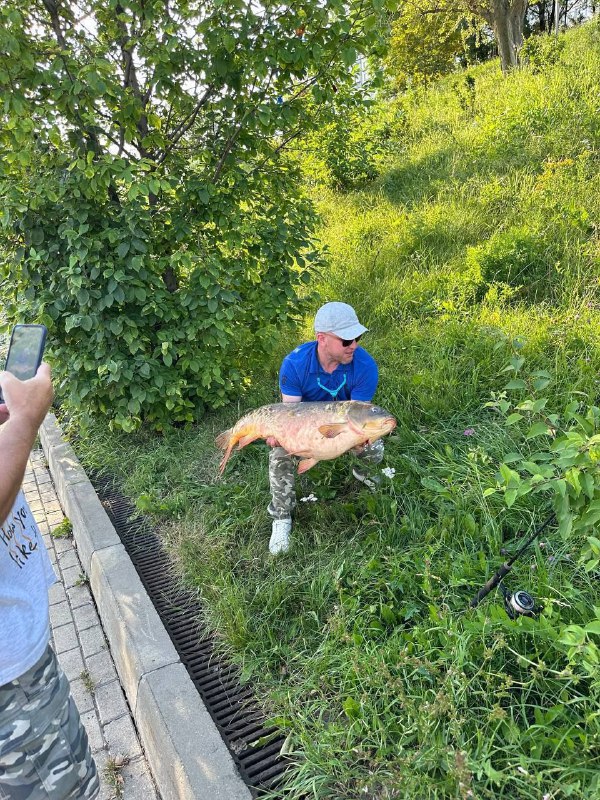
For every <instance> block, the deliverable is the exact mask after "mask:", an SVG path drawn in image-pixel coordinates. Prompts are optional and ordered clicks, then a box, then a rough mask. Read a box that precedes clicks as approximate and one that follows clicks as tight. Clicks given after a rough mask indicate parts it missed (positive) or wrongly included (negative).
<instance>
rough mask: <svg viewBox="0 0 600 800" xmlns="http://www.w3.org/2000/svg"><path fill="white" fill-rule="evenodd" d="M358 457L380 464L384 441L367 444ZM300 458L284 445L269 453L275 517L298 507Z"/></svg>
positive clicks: (270, 507)
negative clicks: (298, 465)
mask: <svg viewBox="0 0 600 800" xmlns="http://www.w3.org/2000/svg"><path fill="white" fill-rule="evenodd" d="M357 457H358V458H359V459H360V460H361V461H364V462H366V463H371V464H379V463H380V462H381V460H382V459H383V442H382V440H381V439H377V441H376V442H373V444H368V445H366V446H365V447H364V448H363V449H362V450H361V452H360V453H358V454H357ZM297 463H298V459H297V458H295V457H294V456H291V455H289V453H287V452H286V451H285V450H284V449H283V447H272V448H271V452H270V453H269V483H270V485H271V502H270V503H269V508H268V511H269V514H270V515H271V516H272V517H273V519H287V518H288V517H291V516H292V513H293V511H294V509H295V508H296V488H295V486H296V464H297Z"/></svg>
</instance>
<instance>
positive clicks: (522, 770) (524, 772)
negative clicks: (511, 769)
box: [517, 767, 529, 775]
mask: <svg viewBox="0 0 600 800" xmlns="http://www.w3.org/2000/svg"><path fill="white" fill-rule="evenodd" d="M517 769H518V770H519V772H520V773H521V774H522V775H529V773H528V772H527V770H526V769H525V767H517Z"/></svg>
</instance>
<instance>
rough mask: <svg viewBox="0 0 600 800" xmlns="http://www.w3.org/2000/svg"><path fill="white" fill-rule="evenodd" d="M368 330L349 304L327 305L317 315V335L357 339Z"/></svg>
mask: <svg viewBox="0 0 600 800" xmlns="http://www.w3.org/2000/svg"><path fill="white" fill-rule="evenodd" d="M368 330H369V329H368V328H365V326H364V325H361V324H360V322H359V321H358V317H357V316H356V311H355V310H354V309H353V308H352V306H349V305H348V304H347V303H325V305H324V306H321V308H320V309H319V310H318V311H317V313H316V315H315V333H334V334H335V335H336V336H339V337H340V339H356V337H357V336H360V335H361V334H363V333H366V332H367V331H368Z"/></svg>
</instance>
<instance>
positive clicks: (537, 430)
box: [525, 422, 550, 439]
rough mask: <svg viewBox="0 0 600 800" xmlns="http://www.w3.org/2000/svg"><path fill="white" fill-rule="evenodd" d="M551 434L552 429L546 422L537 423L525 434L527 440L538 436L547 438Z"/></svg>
mask: <svg viewBox="0 0 600 800" xmlns="http://www.w3.org/2000/svg"><path fill="white" fill-rule="evenodd" d="M549 433H550V428H549V427H548V426H547V425H546V423H545V422H536V423H535V424H534V425H532V426H531V428H530V429H529V430H528V431H527V433H526V434H525V438H526V439H535V438H536V436H546V435H548V434H549Z"/></svg>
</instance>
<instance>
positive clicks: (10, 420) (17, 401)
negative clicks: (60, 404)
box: [0, 364, 53, 524]
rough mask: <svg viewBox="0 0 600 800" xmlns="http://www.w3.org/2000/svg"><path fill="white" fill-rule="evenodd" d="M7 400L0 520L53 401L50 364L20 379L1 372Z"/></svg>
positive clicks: (0, 450)
mask: <svg viewBox="0 0 600 800" xmlns="http://www.w3.org/2000/svg"><path fill="white" fill-rule="evenodd" d="M0 387H2V394H3V395H4V403H3V404H2V405H0V423H1V422H4V424H3V425H2V427H1V428H0V524H2V523H3V522H4V520H5V519H6V517H7V516H8V514H9V512H10V510H11V508H12V506H13V503H14V502H15V498H16V496H17V494H18V492H19V489H20V488H21V483H22V481H23V475H24V474H25V467H26V465H27V459H28V458H29V453H30V452H31V448H32V446H33V443H34V441H35V437H36V434H37V431H38V428H39V426H40V425H41V424H42V421H43V419H44V417H45V416H46V412H47V411H48V409H49V408H50V404H51V403H52V396H53V392H52V382H51V380H50V367H49V366H48V364H42V365H41V366H40V368H39V369H38V371H37V374H36V376H35V378H30V379H29V380H27V381H20V380H18V378H15V377H14V375H11V374H10V373H8V372H0Z"/></svg>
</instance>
